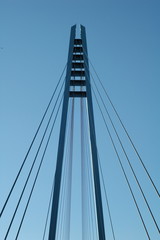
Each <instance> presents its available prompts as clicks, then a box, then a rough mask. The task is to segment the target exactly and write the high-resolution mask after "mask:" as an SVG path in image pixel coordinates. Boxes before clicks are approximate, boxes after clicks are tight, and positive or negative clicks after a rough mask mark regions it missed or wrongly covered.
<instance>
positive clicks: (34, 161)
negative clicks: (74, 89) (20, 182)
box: [4, 82, 64, 240]
mask: <svg viewBox="0 0 160 240" xmlns="http://www.w3.org/2000/svg"><path fill="white" fill-rule="evenodd" d="M63 85H64V82H63V84H62V86H61V89H60V92H59V94H58V97H57V99H56V102H55V105H54V107H53V110H52V113H51V115H50V118H49V120H48V123H47V126H46V128H45V131H44V134H43V136H42V139H41V142H40V144H39V147H38V150H37V152H36V155H35V158H34V160H33V163H32V165H31V168H30V171H29V174H28V176H27V179H26V181H25V184H24V187H23V190H22V192H21V195H20V198H19V200H18V203H17V205H16V208H15V211H14V213H13V216H12V219H11V222H10V224H9V227H8V229H7V233H6V235H5V238H4V240H6V239H7V236H8V234H9V231H10V228H11V226H12V223H13V220H14V218H15V215H16V213H17V210H18V207H19V205H20V202H21V199H22V197H23V194H24V191H25V189H26V186H27V183H28V181H29V178H30V176H31V173H32V170H33V167H34V165H35V163H36V159H37V157H38V154H39V151H40V149H41V146H42V143H43V140H44V138H45V135H46V133H47V130H48V127H49V124H50V122H51V119H52V116H53V113H54V110H55V108H56V105H57V102H58V99H59V97H60V93H61V91H62V87H63Z"/></svg>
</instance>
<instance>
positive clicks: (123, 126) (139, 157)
mask: <svg viewBox="0 0 160 240" xmlns="http://www.w3.org/2000/svg"><path fill="white" fill-rule="evenodd" d="M84 53H85V52H84ZM85 55H86V57H87V58H88V56H87V54H86V53H85ZM88 60H89V62H90V64H91V66H92V68H93V70H94V72H95V74H96V76H97V78H98V80H99V82H100V84H101V87H102V88H103V91H104V92H105V95H106V96H107V99H108V101H109V102H110V104H111V106H112V108H113V110H114V112H115V114H116V116H117V118H118V120H119V122H120V124H121V126H122V128H123V129H124V131H125V133H126V135H127V137H128V139H129V141H130V143H131V145H132V147H133V149H134V151H135V153H136V155H137V157H138V159H139V160H140V163H141V165H142V167H143V169H144V170H145V172H146V174H147V176H148V178H149V180H150V182H151V184H152V186H153V188H154V190H155V192H156V193H157V195H158V196H159V197H160V193H159V191H158V189H157V187H156V185H155V183H154V181H153V179H152V177H151V175H150V173H149V171H148V170H147V167H146V166H145V164H144V162H143V160H142V158H141V156H140V154H139V152H138V150H137V148H136V146H135V144H134V143H133V141H132V139H131V137H130V135H129V133H128V131H127V129H126V127H125V125H124V123H123V122H122V120H121V118H120V116H119V114H118V112H117V110H116V108H115V106H114V104H113V102H112V101H111V98H110V97H109V94H108V93H107V91H106V89H105V87H104V86H103V84H102V81H101V79H100V77H99V76H98V74H97V72H96V70H95V68H94V66H93V64H92V63H91V61H90V59H89V58H88ZM87 67H88V66H87ZM91 76H92V74H91ZM92 78H93V77H92Z"/></svg>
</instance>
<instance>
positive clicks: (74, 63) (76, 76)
mask: <svg viewBox="0 0 160 240" xmlns="http://www.w3.org/2000/svg"><path fill="white" fill-rule="evenodd" d="M82 86H83V88H82ZM82 89H83V91H82ZM70 97H72V98H73V97H78V98H82V97H86V98H87V105H88V116H89V130H90V141H91V151H92V165H93V180H94V193H95V200H96V214H97V223H98V234H99V240H105V230H104V218H103V208H102V197H101V188H100V178H99V166H98V157H97V145H96V134H95V125H94V116H93V104H92V94H91V86H90V72H89V64H88V53H87V43H86V31H85V27H84V26H82V25H81V38H76V25H74V26H73V27H72V28H71V34H70V44H69V53H68V63H67V73H66V83H65V91H64V99H63V108H62V117H61V127H60V136H59V145H58V153H57V163H56V172H55V181H54V192H53V200H52V209H51V220H50V229H49V238H48V240H55V238H56V229H57V220H58V209H59V201H60V189H61V177H62V168H63V157H64V148H65V135H66V123H67V114H68V104H69V98H70Z"/></svg>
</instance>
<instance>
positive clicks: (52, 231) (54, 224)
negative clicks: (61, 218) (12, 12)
mask: <svg viewBox="0 0 160 240" xmlns="http://www.w3.org/2000/svg"><path fill="white" fill-rule="evenodd" d="M75 33H76V25H74V26H73V27H72V28H71V34H70V44H69V53H68V62H67V73H66V83H65V90H64V99H63V108H62V117H61V127H60V135H59V144H58V154H57V164H56V172H55V180H54V192H53V200H52V209H51V220H50V228H49V238H48V239H49V240H55V238H56V229H57V220H58V208H59V198H60V187H61V177H62V166H63V156H64V146H65V135H66V122H67V112H68V102H69V91H70V79H71V68H72V54H73V47H74V39H75Z"/></svg>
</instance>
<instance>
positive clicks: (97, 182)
mask: <svg viewBox="0 0 160 240" xmlns="http://www.w3.org/2000/svg"><path fill="white" fill-rule="evenodd" d="M81 37H82V43H83V51H84V65H85V66H84V67H85V76H86V96H87V103H88V116H89V128H90V141H91V151H92V164H93V179H94V188H95V199H96V211H97V223H98V233H99V240H105V229H104V217H103V207H102V197H101V187H100V177H99V166H98V154H97V144H96V133H95V124H94V115H93V103H92V94H91V85H90V72H89V63H88V51H87V41H86V30H85V27H84V26H82V25H81Z"/></svg>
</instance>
